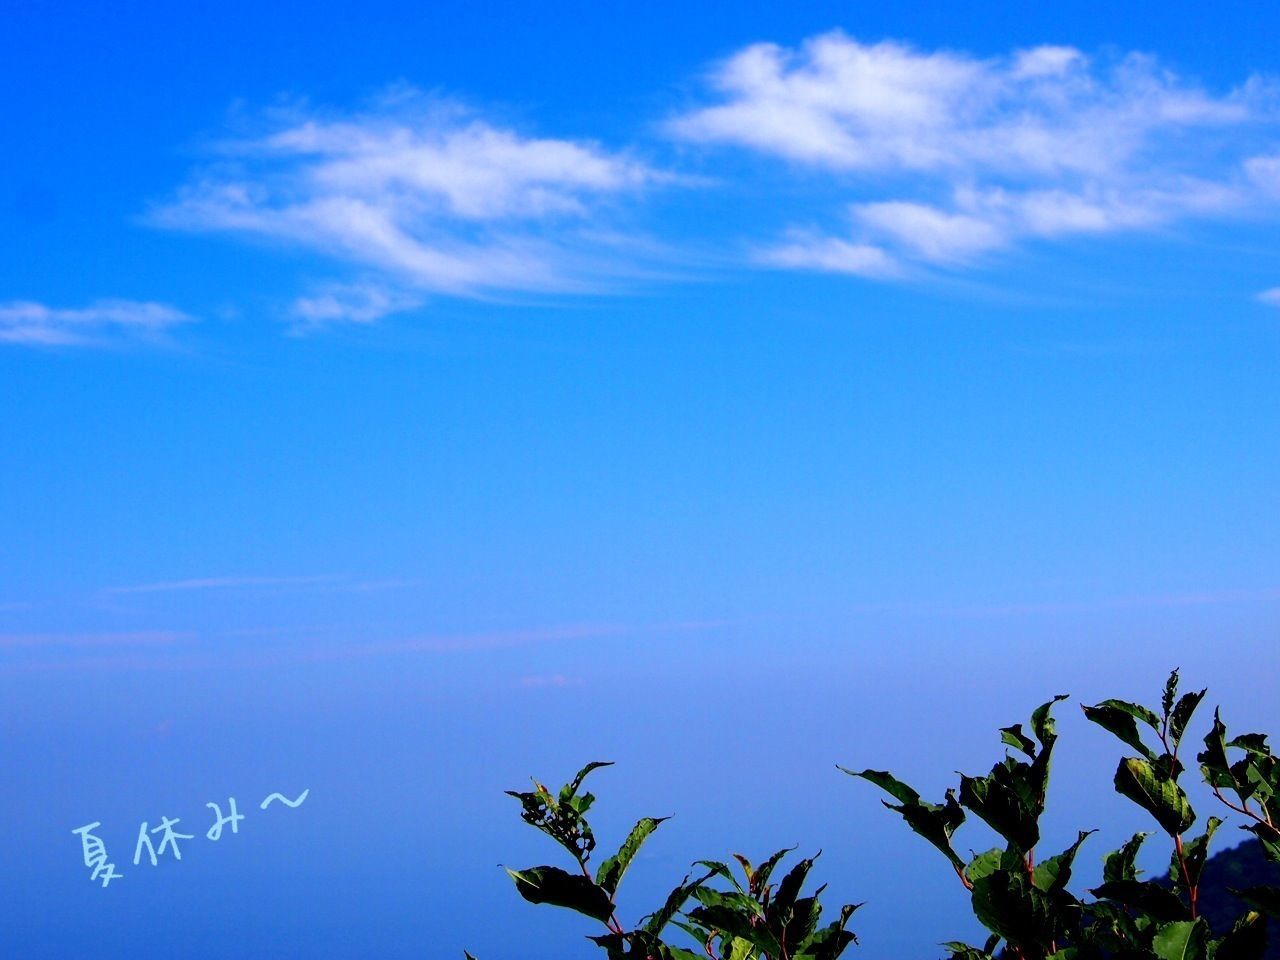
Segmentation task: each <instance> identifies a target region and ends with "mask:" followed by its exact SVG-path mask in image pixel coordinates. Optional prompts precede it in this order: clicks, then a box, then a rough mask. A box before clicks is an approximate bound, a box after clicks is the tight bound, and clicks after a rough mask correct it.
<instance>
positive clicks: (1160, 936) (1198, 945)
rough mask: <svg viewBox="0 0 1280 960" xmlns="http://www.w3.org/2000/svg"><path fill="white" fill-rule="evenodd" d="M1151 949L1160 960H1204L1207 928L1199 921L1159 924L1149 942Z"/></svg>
mask: <svg viewBox="0 0 1280 960" xmlns="http://www.w3.org/2000/svg"><path fill="white" fill-rule="evenodd" d="M1151 949H1152V951H1154V953H1155V955H1156V956H1157V957H1159V958H1160V960H1205V956H1206V954H1207V953H1208V949H1209V927H1208V925H1207V924H1206V923H1205V922H1204V920H1199V919H1197V920H1175V921H1173V922H1172V923H1164V924H1161V925H1160V928H1159V929H1158V930H1157V931H1156V935H1155V937H1154V938H1153V939H1152V941H1151Z"/></svg>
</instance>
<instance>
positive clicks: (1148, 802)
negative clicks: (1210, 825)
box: [1115, 757, 1196, 837]
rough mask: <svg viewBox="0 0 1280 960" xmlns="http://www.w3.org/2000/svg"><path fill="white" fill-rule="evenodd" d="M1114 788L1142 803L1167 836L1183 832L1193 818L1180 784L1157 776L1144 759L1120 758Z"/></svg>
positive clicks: (1192, 812) (1191, 822)
mask: <svg viewBox="0 0 1280 960" xmlns="http://www.w3.org/2000/svg"><path fill="white" fill-rule="evenodd" d="M1115 788H1116V792H1117V793H1119V794H1120V795H1121V796H1124V797H1128V798H1129V799H1130V800H1132V801H1133V802H1134V803H1136V804H1137V805H1138V806H1140V807H1142V808H1143V809H1144V810H1146V811H1147V812H1148V813H1150V814H1151V815H1152V816H1153V817H1155V818H1156V822H1157V823H1158V824H1160V826H1161V827H1162V828H1164V831H1165V832H1166V833H1167V834H1169V836H1171V837H1172V836H1177V835H1178V834H1180V833H1183V832H1185V831H1186V830H1187V828H1188V827H1190V826H1191V825H1192V824H1193V823H1195V822H1196V815H1195V811H1193V810H1192V809H1191V804H1190V803H1189V802H1188V800H1187V795H1186V793H1184V792H1183V790H1182V787H1180V786H1178V784H1176V783H1174V782H1173V781H1172V780H1168V779H1166V778H1164V777H1161V776H1160V775H1159V774H1157V773H1156V771H1155V768H1154V767H1153V766H1152V765H1151V764H1150V763H1149V762H1148V761H1146V760H1139V759H1138V758H1136V757H1129V758H1127V759H1125V760H1121V761H1120V766H1119V767H1118V768H1117V769H1116V776H1115Z"/></svg>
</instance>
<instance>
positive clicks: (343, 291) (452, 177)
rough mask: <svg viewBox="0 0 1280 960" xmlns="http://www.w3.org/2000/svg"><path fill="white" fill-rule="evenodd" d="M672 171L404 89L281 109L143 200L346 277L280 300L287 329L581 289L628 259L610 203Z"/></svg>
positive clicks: (618, 272)
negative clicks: (310, 108)
mask: <svg viewBox="0 0 1280 960" xmlns="http://www.w3.org/2000/svg"><path fill="white" fill-rule="evenodd" d="M671 179H672V178H671V177H669V176H668V175H666V174H664V173H662V172H660V171H658V170H656V169H654V168H653V167H651V166H649V165H648V164H646V163H644V162H642V161H640V160H638V159H636V158H634V157H632V156H630V155H628V154H626V153H624V152H618V151H611V150H608V149H606V148H604V147H602V146H600V145H599V144H596V143H593V142H588V141H577V140H568V139H559V138H547V137H534V136H527V135H524V134H521V133H518V132H516V131H514V130H511V129H507V128H504V127H500V126H497V125H494V124H492V123H490V122H488V121H486V120H484V119H481V118H479V117H477V116H475V115H473V114H472V113H470V112H468V111H466V110H464V109H462V108H460V107H457V106H455V105H451V104H447V103H442V102H439V101H433V100H428V99H424V98H422V97H420V96H417V95H416V94H411V93H409V94H406V93H404V92H403V91H401V92H400V93H399V95H397V96H394V97H390V98H388V99H386V100H385V101H384V102H382V103H380V104H378V105H377V106H376V107H375V108H373V109H372V110H370V111H367V112H364V113H360V114H355V115H349V116H343V117H339V118H336V119H334V118H326V117H322V116H317V115H314V113H312V114H306V113H299V112H297V111H295V112H294V113H293V114H292V115H290V116H287V117H285V118H284V119H283V120H277V122H275V123H274V124H273V125H272V128H271V129H270V130H268V131H267V132H266V133H264V134H261V135H259V136H255V137H249V138H244V139H241V140H237V141H235V142H232V143H229V144H225V145H224V146H223V150H222V155H221V158H220V162H219V163H218V164H216V165H215V166H213V167H211V168H210V169H208V170H206V171H204V172H203V173H201V174H199V175H198V176H196V177H194V178H193V179H192V180H191V182H189V183H187V184H186V185H185V186H184V187H183V188H181V190H180V191H179V192H178V194H177V196H176V198H174V199H173V200H172V201H170V202H168V203H165V204H162V205H159V206H157V207H155V208H154V209H153V210H152V212H151V215H150V219H151V221H152V222H153V223H154V224H156V225H159V226H162V227H168V228H174V229H182V230H190V231H200V232H220V233H230V234H239V235H248V236H257V237H262V238H269V239H272V240H275V241H278V242H280V243H283V244H285V245H288V246H291V247H297V248H303V249H307V250H311V251H315V252H319V253H320V254H322V255H324V256H326V257H328V258H329V259H330V260H331V261H332V262H334V263H335V264H337V265H339V266H340V267H345V268H347V269H355V270H358V271H360V272H361V274H362V278H361V279H360V280H359V282H354V283H353V282H349V281H344V280H328V281H324V282H322V283H321V284H320V292H319V293H316V294H313V295H308V296H302V297H299V298H298V299H297V301H296V302H295V303H294V306H293V311H292V313H293V316H294V318H295V319H296V320H297V321H299V324H300V326H302V327H307V326H314V325H316V324H319V323H330V322H336V321H355V322H363V323H367V322H371V321H373V320H376V319H378V318H379V317H381V316H383V315H385V314H387V313H390V312H394V311H396V310H404V309H409V308H411V307H413V306H416V305H418V304H419V303H420V302H421V300H422V297H423V296H424V295H426V294H446V295H453V296H461V297H488V296H494V295H505V294H511V293H550V292H566V291H567V292H583V291H594V290H598V289H601V288H603V287H606V286H607V285H608V283H609V282H610V281H612V280H613V279H616V278H617V277H619V276H623V275H626V274H627V273H628V271H629V270H630V269H631V267H632V266H633V265H632V264H630V263H629V262H628V261H627V255H626V254H624V253H622V252H620V248H619V247H614V246H611V245H609V244H608V243H602V242H601V236H602V235H604V233H605V229H604V227H605V225H606V224H607V223H609V222H610V220H611V217H612V215H613V214H615V213H616V212H618V211H619V209H620V207H621V202H622V201H623V200H625V199H626V198H629V197H634V196H636V195H638V194H640V193H642V192H643V191H644V190H646V189H647V188H650V187H652V186H655V185H658V184H662V183H665V182H669V181H670V180H671Z"/></svg>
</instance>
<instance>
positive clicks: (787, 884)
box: [769, 857, 816, 923]
mask: <svg viewBox="0 0 1280 960" xmlns="http://www.w3.org/2000/svg"><path fill="white" fill-rule="evenodd" d="M815 859H816V857H806V858H805V859H803V860H801V861H800V862H799V863H797V864H796V865H795V866H794V867H792V868H791V869H790V870H789V871H787V875H786V876H785V877H783V878H782V882H781V883H780V884H778V892H777V894H776V895H775V896H774V898H773V901H772V902H771V903H770V904H769V914H770V917H771V918H777V919H778V920H781V921H782V922H783V923H785V922H786V920H787V918H788V917H789V916H790V915H791V910H792V908H793V907H794V906H795V903H796V898H797V897H799V896H800V888H801V887H803V886H804V881H805V878H806V877H807V876H808V875H809V871H810V870H812V869H813V861H814V860H815Z"/></svg>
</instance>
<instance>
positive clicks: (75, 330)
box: [0, 300, 193, 346]
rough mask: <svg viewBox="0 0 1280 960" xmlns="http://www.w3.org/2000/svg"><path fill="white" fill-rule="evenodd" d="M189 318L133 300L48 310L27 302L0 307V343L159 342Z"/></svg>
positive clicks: (46, 344)
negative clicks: (131, 340)
mask: <svg viewBox="0 0 1280 960" xmlns="http://www.w3.org/2000/svg"><path fill="white" fill-rule="evenodd" d="M192 320H193V318H192V317H191V316H189V315H187V314H185V313H183V312H182V311H181V310H179V309H177V308H176V307H171V306H169V305H167V304H163V303H153V302H150V301H137V300H97V301H94V302H93V303H91V304H89V305H88V306H86V307H77V308H65V307H50V306H47V305H45V304H43V303H37V302H34V301H30V300H11V301H9V302H8V303H0V342H3V343H16V344H24V345H27V346H95V345H97V346H101V345H104V344H108V343H111V342H113V341H117V340H119V339H121V338H132V339H148V340H152V341H154V340H157V339H160V338H162V336H163V335H164V334H165V333H166V332H167V331H169V330H170V329H171V328H172V327H175V326H178V325H179V324H183V323H190V322H191V321H192Z"/></svg>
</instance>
